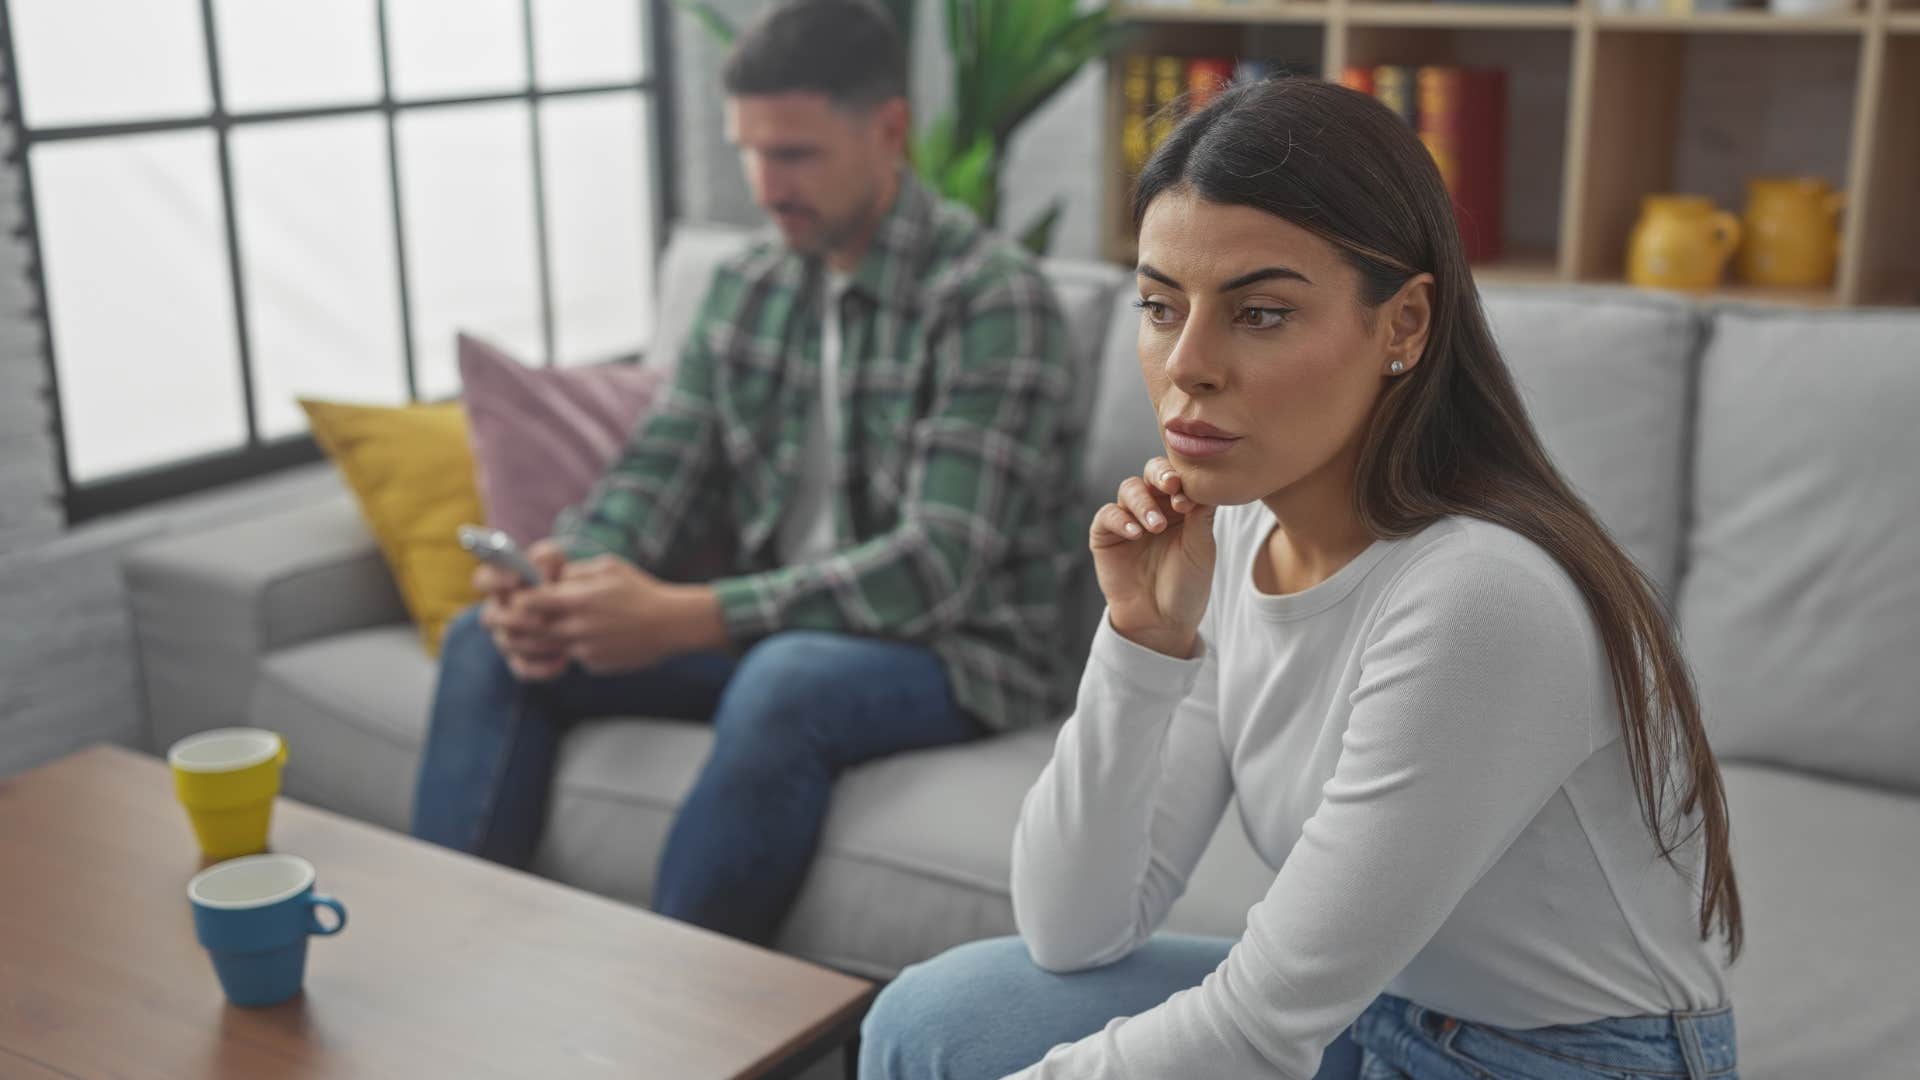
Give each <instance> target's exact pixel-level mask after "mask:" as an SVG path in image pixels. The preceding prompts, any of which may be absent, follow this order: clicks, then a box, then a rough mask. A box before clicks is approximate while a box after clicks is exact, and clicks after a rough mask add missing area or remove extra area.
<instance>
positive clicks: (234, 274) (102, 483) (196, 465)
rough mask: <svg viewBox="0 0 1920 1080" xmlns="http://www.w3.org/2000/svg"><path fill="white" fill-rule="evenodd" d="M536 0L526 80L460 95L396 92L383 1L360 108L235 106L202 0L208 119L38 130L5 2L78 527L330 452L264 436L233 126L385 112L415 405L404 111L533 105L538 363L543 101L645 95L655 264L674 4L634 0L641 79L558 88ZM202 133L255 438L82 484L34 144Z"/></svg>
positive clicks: (547, 356)
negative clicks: (540, 73)
mask: <svg viewBox="0 0 1920 1080" xmlns="http://www.w3.org/2000/svg"><path fill="white" fill-rule="evenodd" d="M533 2H534V0H520V12H521V26H522V29H523V32H524V35H523V36H524V39H525V46H526V49H525V51H526V81H525V85H524V86H523V87H522V88H521V89H518V90H511V91H500V92H496V93H487V94H473V95H462V96H454V97H427V98H408V99H405V100H397V99H395V97H394V95H393V62H392V56H391V52H390V47H389V42H388V40H387V3H388V0H374V14H375V21H376V26H375V32H376V34H377V41H378V48H379V56H380V96H379V98H378V99H377V100H375V101H371V102H363V103H359V104H353V105H330V106H320V107H313V108H302V109H274V110H266V111H257V112H240V113H234V112H228V111H227V109H226V105H225V99H224V89H223V87H222V86H221V79H220V76H221V71H220V59H219V48H218V45H219V39H218V32H219V28H218V26H217V22H216V18H215V13H214V0H200V17H201V29H202V32H203V34H204V35H205V45H206V57H207V86H208V92H209V97H210V100H211V104H212V109H211V111H210V112H208V113H206V114H204V115H197V116H188V117H169V118H167V119H162V120H149V121H136V122H126V123H107V124H80V125H71V126H55V127H44V128H34V127H30V126H29V125H28V124H27V121H26V112H25V109H24V108H22V107H21V104H20V74H19V71H20V69H19V65H18V63H16V54H15V50H14V41H13V13H12V5H11V2H10V0H0V62H4V63H5V65H6V88H7V91H8V92H9V93H10V94H12V95H13V97H12V102H13V107H12V108H11V109H9V110H7V117H6V120H7V124H8V126H9V128H10V130H11V134H12V137H13V144H12V146H11V147H10V148H9V149H8V151H7V155H6V160H7V162H8V163H9V164H11V165H13V166H15V167H17V168H18V169H19V170H20V181H21V182H20V199H21V202H22V204H23V207H22V208H23V210H24V212H25V213H24V218H23V220H24V224H23V226H22V228H21V230H20V233H19V234H18V236H19V238H20V239H22V240H24V241H25V242H26V244H27V245H28V247H29V254H30V259H31V270H30V278H31V284H32V285H33V288H34V304H33V307H32V308H31V309H30V311H28V312H27V313H26V314H28V315H29V316H30V317H32V318H34V319H35V320H36V321H37V322H38V324H39V329H40V332H41V338H40V342H41V352H42V354H43V359H44V361H45V364H46V375H47V381H46V390H45V396H46V399H47V410H48V416H49V418H50V423H51V429H52V436H53V448H54V454H55V456H56V459H57V460H56V465H57V471H58V474H59V482H60V490H59V501H60V504H61V507H62V509H63V511H64V513H65V517H66V523H67V525H68V526H69V527H71V526H74V525H78V524H81V523H83V522H86V521H89V520H93V519H95V518H99V517H103V516H106V515H110V514H116V513H120V512H123V511H127V510H132V509H135V508H138V507H142V506H146V505H149V504H151V503H155V502H159V501H162V500H165V499H170V498H174V497H177V496H181V495H187V494H191V493H194V492H198V491H204V490H207V489H209V488H213V487H217V486H220V485H223V484H229V483H233V482H235V481H239V480H246V479H251V478H254V477H259V476H264V475H266V474H268V473H272V472H276V471H278V470H281V469H286V468H289V467H292V466H295V465H301V464H306V463H309V462H314V461H318V460H319V459H320V457H321V453H320V450H319V447H318V446H317V445H315V443H314V441H313V438H312V437H311V436H310V435H306V434H302V435H296V436H290V437H285V438H279V439H263V438H261V435H260V430H259V417H258V415H257V409H256V407H255V402H254V393H253V370H254V369H253V357H252V342H251V341H250V339H249V334H248V325H247V304H246V283H245V278H244V276H243V265H242V257H241V253H240V238H239V232H238V229H237V228H236V222H235V207H234V200H233V169H232V163H231V153H230V150H229V145H228V144H229V138H230V136H231V133H232V131H233V129H234V128H236V127H243V126H250V125H254V124H271V123H286V122H297V121H301V120H314V119H321V118H326V117H336V116H364V115H379V116H381V117H382V119H383V123H384V126H385V129H386V146H387V165H388V183H389V185H390V189H389V194H390V198H391V200H392V211H393V212H392V221H391V228H392V233H393V252H394V260H395V264H394V265H395V268H396V270H397V275H398V276H397V281H398V288H399V293H400V295H399V301H400V303H399V310H400V319H401V324H400V331H401V348H402V355H403V357H404V361H405V364H406V387H407V399H408V400H409V401H415V402H417V401H420V400H421V398H420V395H419V386H418V382H417V376H416V361H415V358H414V347H413V329H414V327H413V311H412V307H411V299H410V297H409V296H408V288H409V286H408V281H407V250H406V246H407V241H406V229H405V225H404V213H405V210H404V207H403V205H402V199H401V189H400V157H399V146H398V137H397V134H396V119H397V118H398V116H399V115H400V114H401V113H403V112H414V111H417V110H430V109H439V108H447V107H457V106H461V105H480V104H498V103H512V102H523V103H525V104H526V105H527V114H528V123H529V125H530V126H531V132H530V135H531V143H530V149H531V153H530V155H529V158H530V161H531V167H532V170H533V206H532V208H531V209H532V213H533V215H534V236H535V244H536V247H537V253H536V257H537V260H538V278H537V280H538V284H539V290H540V320H541V349H542V355H541V357H540V360H541V362H542V363H545V364H548V365H551V364H553V362H554V354H553V340H554V324H553V289H552V275H551V269H550V267H549V266H548V260H549V251H548V244H547V213H548V207H547V197H546V191H545V180H544V178H543V176H542V158H541V154H542V146H541V120H540V108H539V105H540V103H541V102H543V101H548V100H554V99H565V98H571V97H581V96H587V95H594V94H607V93H640V94H643V95H645V97H646V99H647V105H646V107H647V109H648V110H649V111H650V114H651V115H650V117H649V120H650V123H649V125H648V126H649V131H650V134H651V136H652V138H651V146H649V147H648V150H649V160H648V169H649V171H650V173H651V180H652V188H653V193H654V200H653V202H654V205H653V208H652V209H653V232H652V239H653V250H651V251H649V252H645V253H643V256H644V257H645V258H648V259H649V260H651V261H652V262H653V263H654V264H655V265H656V266H657V264H658V262H659V259H660V255H661V252H662V250H663V249H664V247H665V243H666V231H667V227H668V224H669V222H671V221H672V220H673V208H674V206H675V205H676V202H677V199H676V191H675V188H674V179H675V178H674V175H673V170H672V169H671V168H669V167H668V162H669V160H670V158H669V156H668V154H669V151H670V149H671V147H672V146H673V142H674V132H673V107H672V101H671V96H670V88H671V86H672V83H673V71H672V67H671V61H672V49H671V47H670V44H669V42H670V37H671V35H672V32H673V29H674V26H673V22H672V21H671V18H670V14H671V7H670V4H669V0H632V2H633V3H634V4H635V5H636V6H637V7H638V8H639V9H640V14H641V19H642V23H641V33H642V34H643V35H644V42H643V50H642V57H643V60H644V62H645V69H646V73H645V74H644V75H643V76H642V77H641V78H639V79H637V80H634V81H630V82H617V83H596V84H592V85H584V86H568V87H564V88H561V89H543V88H541V87H540V86H539V85H538V84H537V82H536V79H535V65H536V43H535V41H534V33H535V24H534V15H533ZM199 130H211V131H212V132H213V133H214V136H215V144H216V155H217V158H216V160H217V164H218V171H219V183H220V199H221V205H222V210H223V213H224V217H225V227H226V240H227V245H226V246H227V251H226V257H227V273H228V278H229V281H230V282H231V286H232V289H233V310H234V332H235V334H236V341H237V345H238V349H237V352H238V354H239V361H240V391H241V395H242V399H243V400H242V404H243V406H244V408H245V417H246V442H245V443H244V445H242V446H240V447H238V448H236V449H230V450H221V451H216V452H214V453H211V454H203V455H196V456H190V457H185V458H181V459H178V460H174V461H169V462H166V463H164V464H160V465H155V466H152V467H149V468H144V469H139V470H136V471H132V472H128V473H122V474H117V475H115V476H113V477H110V478H107V479H104V480H96V481H93V482H90V483H86V484H76V483H75V482H74V479H73V473H72V470H71V468H70V467H69V464H68V460H67V440H66V428H65V419H66V413H65V411H64V406H63V403H62V399H61V395H60V369H59V365H58V364H57V363H56V362H55V355H54V341H53V321H52V320H53V316H52V307H51V305H50V304H49V303H48V302H47V282H46V274H45V272H44V270H43V269H42V268H43V267H44V265H45V262H44V260H43V258H42V256H41V248H40V244H41V238H40V219H39V213H38V207H37V204H36V203H35V201H34V187H33V166H32V157H31V150H32V148H33V147H35V146H41V145H45V144H47V143H53V142H61V141H67V140H72V139H90V138H102V137H112V136H126V135H147V134H153V133H156V132H166V131H199Z"/></svg>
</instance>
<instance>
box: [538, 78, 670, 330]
mask: <svg viewBox="0 0 1920 1080" xmlns="http://www.w3.org/2000/svg"><path fill="white" fill-rule="evenodd" d="M540 109H541V113H540V146H541V151H542V156H543V157H544V158H545V162H544V170H545V171H544V173H543V177H542V179H543V182H544V184H545V187H546V197H547V238H548V241H549V251H550V260H549V263H548V266H549V270H550V272H551V274H552V282H553V309H554V311H553V314H554V342H553V348H554V354H555V355H556V356H557V357H558V358H559V360H560V362H561V363H590V362H593V361H596V360H604V359H607V358H608V357H610V356H616V355H620V354H624V353H631V352H635V351H637V350H639V349H640V348H641V347H642V346H643V345H644V344H645V343H646V341H647V338H648V335H649V334H650V333H651V331H652V326H653V312H652V296H653V269H652V268H653V257H652V252H653V209H652V207H653V191H652V175H651V173H650V171H649V169H648V162H647V154H648V152H649V150H650V148H651V146H652V143H651V139H650V135H649V132H648V131H647V111H646V98H645V97H643V96H642V95H640V94H638V93H631V94H595V95H592V96H588V97H577V98H558V99H554V100H551V101H547V102H544V103H542V104H541V106H540Z"/></svg>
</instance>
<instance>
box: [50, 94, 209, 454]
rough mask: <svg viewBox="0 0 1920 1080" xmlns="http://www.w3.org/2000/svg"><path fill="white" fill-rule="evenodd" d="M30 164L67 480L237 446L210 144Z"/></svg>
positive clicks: (99, 147) (152, 143)
mask: <svg viewBox="0 0 1920 1080" xmlns="http://www.w3.org/2000/svg"><path fill="white" fill-rule="evenodd" d="M32 164H33V184H34V191H35V194H36V196H37V198H38V202H39V210H40V243H41V254H42V258H43V260H44V269H45V272H46V279H47V301H48V304H49V309H50V313H51V315H52V322H53V342H54V354H55V356H56V357H57V359H58V362H59V370H60V397H61V409H62V415H63V419H64V420H65V423H66V434H67V461H68V465H69V467H70V469H71V470H72V473H73V478H74V479H75V480H76V481H81V482H85V481H89V480H98V479H101V478H103V477H108V476H112V475H114V474H116V473H122V472H127V471H130V470H134V469H139V468H143V467H147V466H152V465H160V464H165V463H167V462H170V461H173V460H177V459H179V458H182V457H188V456H192V455H195V454H203V453H208V452H211V451H215V450H221V449H227V448H231V447H236V446H239V445H241V444H242V443H244V442H245V441H246V416H245V413H244V411H243V409H242V406H241V393H240V357H239V347H238V345H237V344H236V342H235V326H234V319H233V283H232V279H231V276H230V275H229V274H228V270H227V236H226V224H225V219H224V214H223V211H222V209H221V204H220V180H219V172H218V166H217V164H216V159H215V155H214V140H213V133H212V132H210V131H183V132H169V133H166V134H161V135H142V136H133V137H124V138H114V139H87V140H79V141H74V142H58V143H48V144H45V145H42V146H37V147H35V148H34V149H33V151H32Z"/></svg>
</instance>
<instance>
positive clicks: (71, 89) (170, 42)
mask: <svg viewBox="0 0 1920 1080" xmlns="http://www.w3.org/2000/svg"><path fill="white" fill-rule="evenodd" d="M8 9H9V10H10V12H11V13H12V16H13V47H14V51H15V52H16V53H17V54H18V56H19V65H20V97H21V100H22V102H23V104H24V105H25V113H24V115H25V116H26V119H27V123H28V124H29V125H30V126H33V127H59V126H64V125H68V124H90V123H100V122H105V121H126V120H151V119H156V118H160V117H169V116H183V115H184V116H192V115H196V114H204V113H209V112H212V111H213V97H212V91H211V90H210V89H209V88H208V86H207V40H206V36H205V33H206V32H205V28H204V27H203V26H202V25H201V21H200V3H199V0H140V2H139V3H129V2H128V0H11V2H10V3H9V4H8Z"/></svg>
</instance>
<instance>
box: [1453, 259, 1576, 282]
mask: <svg viewBox="0 0 1920 1080" xmlns="http://www.w3.org/2000/svg"><path fill="white" fill-rule="evenodd" d="M1473 279H1474V281H1476V282H1478V283H1480V284H1482V285H1557V284H1560V283H1561V278H1560V259H1559V257H1558V256H1556V255H1555V254H1554V253H1553V252H1551V251H1516V252H1512V253H1510V254H1508V255H1507V256H1506V257H1505V258H1503V259H1499V260H1497V261H1495V262H1489V263H1475V264H1473Z"/></svg>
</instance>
